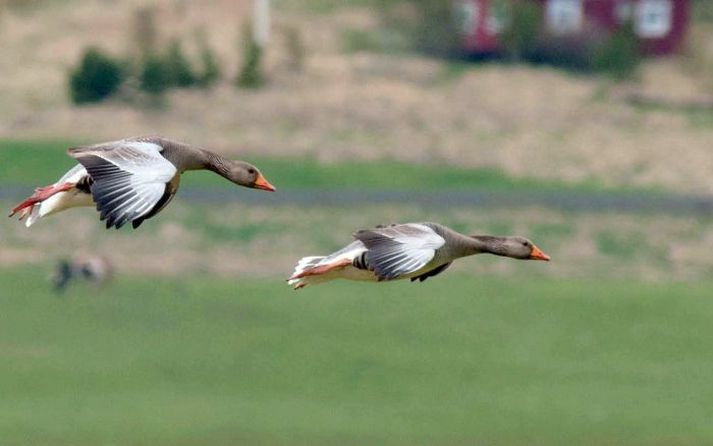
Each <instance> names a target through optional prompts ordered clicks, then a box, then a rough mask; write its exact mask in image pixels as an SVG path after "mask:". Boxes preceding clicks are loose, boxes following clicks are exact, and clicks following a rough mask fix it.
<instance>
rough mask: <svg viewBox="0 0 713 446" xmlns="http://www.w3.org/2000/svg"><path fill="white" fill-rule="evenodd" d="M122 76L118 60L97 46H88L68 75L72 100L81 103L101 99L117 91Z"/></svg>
mask: <svg viewBox="0 0 713 446" xmlns="http://www.w3.org/2000/svg"><path fill="white" fill-rule="evenodd" d="M123 77H124V76H123V72H122V69H121V65H120V63H119V62H117V61H116V60H114V59H112V58H111V57H109V56H107V55H106V54H104V53H102V51H101V50H99V49H98V48H95V47H90V48H88V49H86V50H85V51H84V55H83V56H82V59H81V61H80V62H79V65H78V66H77V67H76V68H75V69H74V70H73V71H72V72H71V73H70V76H69V91H70V96H71V99H72V102H74V103H75V104H83V103H87V102H98V101H101V100H103V99H105V98H107V97H109V96H111V95H112V94H114V93H116V91H118V89H119V86H120V85H121V82H122V80H123Z"/></svg>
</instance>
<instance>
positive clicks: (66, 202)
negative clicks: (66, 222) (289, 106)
mask: <svg viewBox="0 0 713 446" xmlns="http://www.w3.org/2000/svg"><path fill="white" fill-rule="evenodd" d="M68 153H69V155H70V156H71V157H73V158H74V159H76V160H77V161H78V162H79V164H78V165H76V166H75V167H73V168H72V169H70V170H69V172H67V173H66V174H65V175H64V176H63V177H62V178H60V179H59V181H57V182H56V183H54V184H52V185H50V186H46V187H40V188H38V189H36V190H35V193H34V194H33V195H32V196H30V197H29V198H27V199H26V200H25V201H23V202H22V203H20V204H19V205H17V206H16V207H15V208H14V209H13V210H12V212H11V213H10V217H12V216H13V215H19V216H20V220H22V219H24V218H26V220H25V225H26V226H28V227H29V226H31V225H32V224H34V223H35V222H36V221H37V220H38V219H39V218H41V217H44V216H47V215H50V214H53V213H56V212H60V211H63V210H65V209H69V208H73V207H78V206H96V208H97V210H98V211H99V212H100V218H101V220H103V221H106V227H107V229H108V228H111V227H115V228H117V229H119V228H120V227H122V226H123V225H124V224H126V223H129V222H131V224H132V226H133V227H134V228H138V227H139V226H140V225H141V223H143V221H144V220H147V219H149V218H151V217H153V216H154V215H156V214H157V213H159V212H160V211H161V210H162V209H163V208H164V207H165V206H166V205H167V204H168V203H169V202H170V201H171V199H173V197H174V196H175V194H176V191H177V190H178V185H179V182H180V178H181V174H182V173H183V172H185V171H187V170H210V171H212V172H215V173H217V174H218V175H220V176H222V177H223V178H225V179H227V180H229V181H231V182H233V183H235V184H237V185H240V186H244V187H248V188H253V189H262V190H267V191H274V190H275V187H274V186H273V185H271V184H270V183H269V182H268V181H267V180H266V179H265V177H264V176H263V175H262V173H260V171H259V170H258V168H257V167H255V166H253V165H252V164H249V163H246V162H244V161H234V160H230V159H227V158H225V157H223V156H221V155H218V154H217V153H214V152H210V151H208V150H205V149H202V148H198V147H194V146H192V145H189V144H185V143H180V142H176V141H171V140H169V139H166V138H162V137H158V136H148V137H138V138H128V139H123V140H120V141H112V142H106V143H101V144H96V145H92V146H86V147H76V148H71V149H69V150H68Z"/></svg>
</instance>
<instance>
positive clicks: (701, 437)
mask: <svg viewBox="0 0 713 446" xmlns="http://www.w3.org/2000/svg"><path fill="white" fill-rule="evenodd" d="M45 273H46V272H45V271H37V270H12V271H4V272H0V286H2V289H3V290H4V291H3V292H2V293H1V295H0V308H2V310H1V311H0V357H2V361H0V395H2V398H0V432H1V433H2V435H1V436H2V441H1V443H2V444H3V445H35V444H52V445H73V446H77V445H152V446H157V445H189V444H190V445H193V444H204V445H234V444H310V445H312V444H442V445H445V444H488V445H512V444H528V445H532V444H542V445H553V444H560V445H571V444H580V445H611V444H617V445H643V444H660V445H693V444H708V443H712V442H713V424H711V422H710V415H711V413H710V408H711V407H713V387H711V385H710V379H711V376H713V350H711V348H710V342H709V340H710V339H711V338H712V337H713V325H712V324H711V320H713V300H711V299H710V296H711V291H712V290H713V286H711V284H699V285H689V284H656V285H653V284H641V283H636V282H630V283H625V282H613V283H611V282H610V283H601V282H593V281H591V282H590V281H582V282H573V281H562V280H552V279H542V278H518V277H511V278H509V279H507V278H502V279H492V278H483V277H473V276H464V275H458V274H450V275H447V276H443V277H438V278H437V279H435V280H430V281H428V282H425V283H423V284H411V283H405V282H401V283H393V284H383V285H374V284H359V283H348V282H343V283H333V284H329V285H322V286H318V287H313V288H311V289H310V288H307V289H305V290H303V291H302V292H293V291H292V290H290V289H289V288H288V287H287V286H286V285H285V284H284V282H282V281H281V280H279V279H275V280H238V279H236V280H229V279H216V278H213V277H208V276H198V277H195V278H192V279H174V280H169V279H154V278H131V277H122V278H121V279H120V280H119V281H118V282H117V283H115V284H114V285H113V286H111V287H109V288H108V289H106V290H105V291H104V292H103V293H101V294H99V295H95V293H94V292H93V291H92V290H91V289H89V288H84V287H76V288H74V289H73V290H71V291H70V293H69V295H68V296H67V297H65V298H57V297H55V296H53V295H52V294H51V293H49V290H48V283H47V281H46V279H45Z"/></svg>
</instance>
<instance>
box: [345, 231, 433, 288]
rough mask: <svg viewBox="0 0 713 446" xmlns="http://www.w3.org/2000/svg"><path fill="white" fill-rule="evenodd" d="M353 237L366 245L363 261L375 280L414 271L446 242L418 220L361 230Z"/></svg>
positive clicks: (388, 278) (394, 277) (430, 258)
mask: <svg viewBox="0 0 713 446" xmlns="http://www.w3.org/2000/svg"><path fill="white" fill-rule="evenodd" d="M354 237H355V238H356V239H357V240H359V241H361V242H362V243H364V245H365V246H366V247H367V249H368V251H367V253H366V256H367V262H368V264H369V267H370V268H373V269H374V273H375V274H376V276H377V277H378V278H379V280H393V279H398V278H399V277H401V276H404V275H406V274H410V273H413V272H415V271H418V270H419V269H421V268H423V267H424V266H426V265H427V264H428V262H430V261H431V260H433V257H434V256H435V255H436V250H437V249H439V248H440V247H442V246H443V245H444V244H445V243H446V241H445V239H444V238H443V237H441V236H440V235H439V234H437V233H436V231H434V230H433V229H432V228H431V227H429V226H426V225H423V224H419V223H407V224H402V225H393V226H387V227H378V228H375V229H367V230H362V231H359V232H357V233H355V234H354Z"/></svg>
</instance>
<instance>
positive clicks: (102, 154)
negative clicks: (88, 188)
mask: <svg viewBox="0 0 713 446" xmlns="http://www.w3.org/2000/svg"><path fill="white" fill-rule="evenodd" d="M70 154H71V155H72V156H73V157H75V158H76V159H77V160H78V161H79V162H80V163H81V164H82V165H83V166H84V167H85V168H86V169H87V172H88V173H89V175H90V176H91V177H92V180H94V183H93V185H92V196H93V198H94V202H95V203H96V205H97V210H99V211H100V212H101V219H102V220H106V225H107V228H109V227H112V226H115V227H116V228H117V229H118V228H120V227H121V226H123V225H124V224H125V223H127V222H130V221H134V220H136V219H138V218H140V217H142V216H144V215H146V214H148V213H149V212H150V211H151V210H152V209H153V208H154V206H156V204H157V203H158V202H159V200H161V197H162V196H163V195H164V193H165V192H166V183H168V182H169V181H171V179H173V177H174V176H175V175H176V167H175V166H174V165H173V164H172V163H171V162H169V161H168V160H166V159H165V158H164V157H163V156H161V146H159V145H157V144H153V143H149V142H139V141H120V142H118V143H116V144H115V145H112V146H104V147H101V146H100V147H88V148H86V149H74V150H70Z"/></svg>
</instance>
